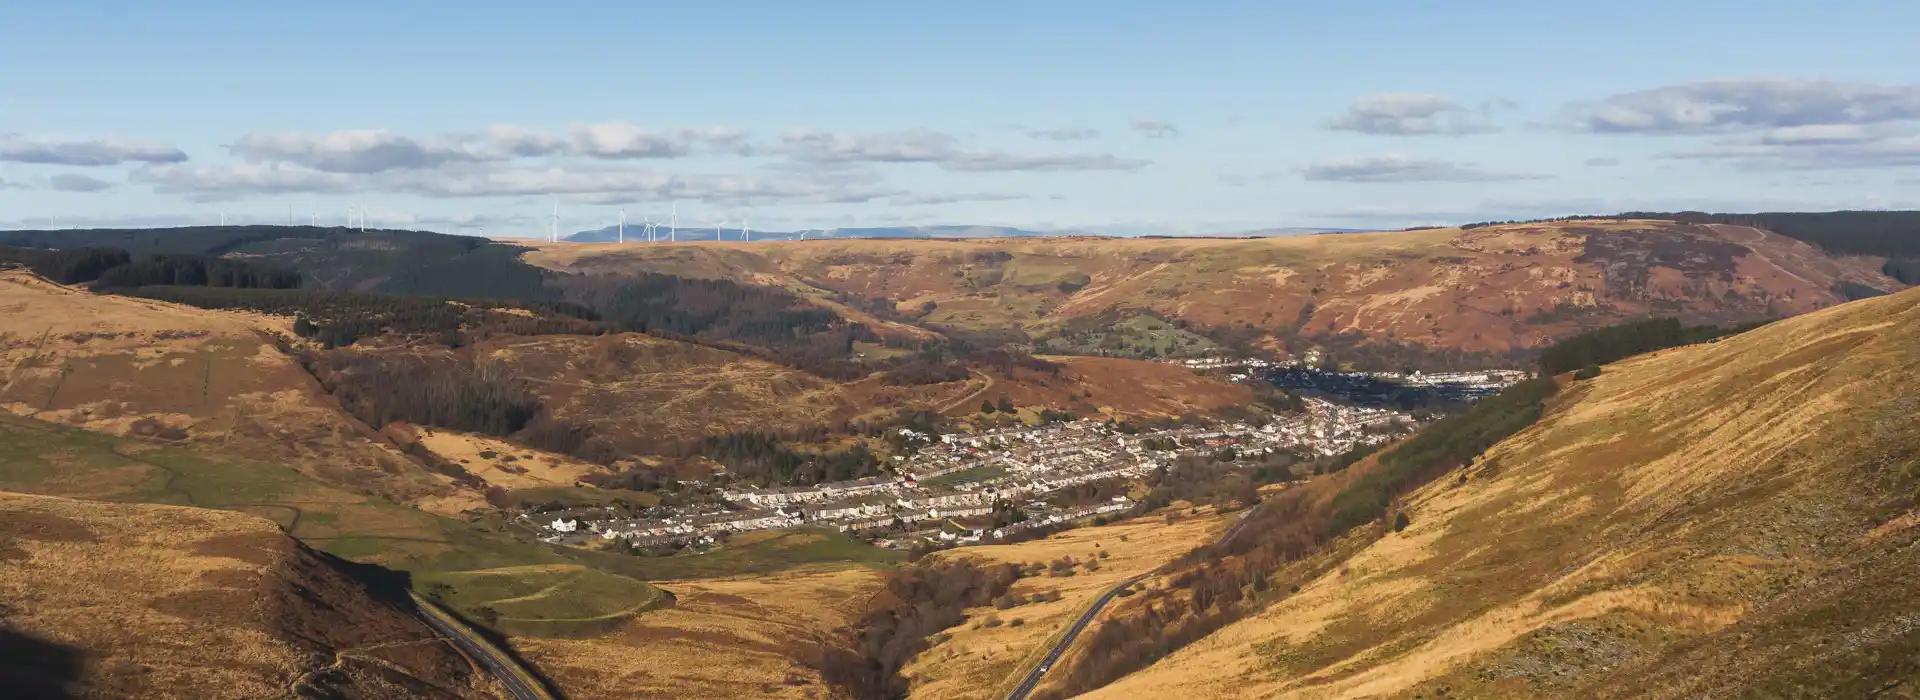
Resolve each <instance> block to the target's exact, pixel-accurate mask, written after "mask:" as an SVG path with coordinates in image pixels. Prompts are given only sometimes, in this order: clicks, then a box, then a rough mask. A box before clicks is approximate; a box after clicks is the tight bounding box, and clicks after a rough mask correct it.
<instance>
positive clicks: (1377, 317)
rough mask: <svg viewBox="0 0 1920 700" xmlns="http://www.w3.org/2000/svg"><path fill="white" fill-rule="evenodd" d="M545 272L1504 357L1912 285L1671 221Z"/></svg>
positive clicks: (822, 253) (989, 315)
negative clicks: (1114, 318) (1636, 329)
mask: <svg viewBox="0 0 1920 700" xmlns="http://www.w3.org/2000/svg"><path fill="white" fill-rule="evenodd" d="M524 259H525V260H527V261H528V262H531V263H533V264H535V265H539V266H542V267H546V268H549V269H552V270H557V271H566V272H578V273H588V274H632V273H637V272H653V273H666V274H673V275H678V276H682V277H691V278H716V279H728V280H733V281H736V282H741V283H747V284H756V285H768V286H776V287H781V288H783V289H786V290H789V291H792V292H795V293H798V294H800V295H802V296H807V297H812V298H816V299H829V300H831V299H846V298H853V299H885V300H887V301H889V302H892V303H893V304H894V305H895V307H896V309H897V311H898V312H899V313H900V314H904V315H905V316H906V317H908V318H910V319H911V320H912V321H914V322H915V323H918V324H921V325H925V326H927V327H929V328H935V329H941V328H944V329H950V330H956V329H957V330H958V331H971V332H982V333H1002V332H1005V331H1007V330H1008V329H1018V330H1020V331H1023V332H1024V333H1026V334H1027V335H1029V336H1032V337H1036V338H1039V337H1047V336H1051V335H1056V334H1059V333H1061V332H1063V331H1071V330H1073V328H1074V322H1075V320H1077V319H1088V318H1094V317H1098V316H1099V315H1100V314H1102V313H1104V312H1109V311H1113V310H1118V311H1122V312H1137V311H1147V312H1152V313H1154V314H1157V315H1160V316H1163V317H1166V318H1168V319H1173V320H1182V321H1186V322H1188V323H1191V324H1195V325H1197V326H1199V327H1210V328H1232V329H1241V330H1242V331H1250V332H1245V333H1243V335H1245V336H1251V337H1253V338H1254V339H1256V340H1259V341H1261V342H1267V343H1278V342H1282V341H1283V340H1284V339H1286V338H1290V337H1304V338H1313V337H1315V336H1333V335H1338V334H1354V333H1357V334H1360V335H1361V336H1362V337H1364V338H1365V339H1367V340H1370V341H1374V342H1380V341H1399V342H1412V343H1420V344H1423V345H1427V346H1430V347H1437V348H1450V349H1457V350H1469V351H1488V352H1496V353H1503V352H1506V351H1509V350H1513V349H1516V348H1536V347H1540V346H1542V345H1544V344H1546V343H1548V342H1550V341H1551V340H1553V339H1555V338H1558V337H1563V336H1565V335H1569V334H1571V333H1572V332H1574V331H1576V330H1578V329H1580V328H1590V327H1595V326H1601V325H1608V324H1610V323H1613V322H1616V321H1618V320H1620V319H1625V318H1633V317H1640V316H1645V315H1647V314H1650V313H1657V314H1673V315H1679V316H1682V317H1686V318H1688V319H1689V320H1692V321H1696V322H1709V321H1711V322H1722V323H1724V322H1733V321H1751V320H1757V319H1761V318H1770V317H1777V316H1784V315H1792V314H1798V313H1804V312H1807V311H1812V310H1815V309H1820V308H1825V307H1828V306H1832V305H1834V304H1838V303H1841V302H1843V301H1846V299H1847V295H1846V293H1845V292H1844V290H1843V283H1854V284H1859V285H1863V286H1866V287H1871V288H1874V289H1879V290H1890V289H1899V288H1903V287H1904V285H1902V284H1901V283H1899V282H1898V281H1896V280H1893V279H1891V278H1889V277H1887V276H1886V275H1884V274H1883V273H1882V272H1881V269H1880V263H1879V262H1878V261H1875V260H1869V259H1848V258H1836V257H1833V256H1830V255H1828V254H1826V253H1824V252H1822V251H1820V250H1819V249H1817V248H1815V247H1813V246H1812V245H1809V244H1807V243H1804V242H1801V241H1798V240H1795V239H1791V238H1787V237H1784V236H1780V235H1778V234H1774V233H1771V232H1767V231H1763V230H1760V229H1755V228H1749V227H1743V226H1728V225H1711V226H1710V225H1696V224H1681V223H1675V222H1672V221H1654V220H1591V221H1577V222H1546V223H1530V224H1508V225H1498V226H1485V227H1477V228H1472V229H1458V228H1441V229H1429V230H1415V231H1400V232H1385V233H1367V234H1338V235H1316V236H1296V237H1285V238H1265V239H1111V238H1046V239H992V240H824V241H804V242H800V241H793V242H780V243H756V244H741V243H711V242H709V243H701V244H697V245H695V244H683V245H640V244H627V245H619V244H570V243H562V244H541V245H536V246H535V247H534V249H533V250H532V251H530V252H528V253H526V254H525V255H524Z"/></svg>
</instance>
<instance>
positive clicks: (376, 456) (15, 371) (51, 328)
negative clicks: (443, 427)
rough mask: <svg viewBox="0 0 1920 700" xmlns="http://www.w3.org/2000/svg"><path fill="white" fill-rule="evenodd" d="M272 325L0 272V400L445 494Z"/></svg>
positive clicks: (442, 483) (104, 428)
mask: <svg viewBox="0 0 1920 700" xmlns="http://www.w3.org/2000/svg"><path fill="white" fill-rule="evenodd" d="M283 325H284V319H274V318H272V317H267V316H263V315H260V314H246V313H235V312H226V311H208V310H203V309H196V308H192V307H188V306H182V305H178V304H171V303H166V302H159V301H152V300H147V299H137V298H132V297H121V296H113V295H102V294H92V293H88V292H84V291H80V290H76V289H71V288H67V287H62V286H60V285H56V284H52V283H49V282H47V281H45V280H43V279H40V278H38V277H35V276H33V275H31V274H28V273H25V272H23V271H17V270H16V271H8V272H4V273H0V372H4V375H0V409H4V410H6V411H8V412H10V413H13V414H15V415H22V416H31V417H34V418H38V419H42V420H47V421H52V422H58V423H63V424H67V425H73V426H77V427H82V428H85V429H88V430H93V431H98V432H104V433H108V434H113V435H130V434H131V435H139V436H142V437H159V438H163V439H168V440H170V441H173V442H178V443H181V444H186V445H191V446H197V447H204V448H208V449H215V450H219V451H221V452H224V453H228V454H238V455H245V456H248V457H254V458H258V459H263V460H269V461H274V462H278V463H281V464H285V465H287V466H290V467H293V468H295V469H298V470H300V471H301V472H303V473H306V474H308V475H310V476H313V477H314V478H317V479H320V480H322V481H325V482H328V483H332V484H339V485H349V486H353V487H355V488H364V489H369V490H373V491H376V492H378V493H381V494H382V495H385V496H387V497H389V498H392V499H394V500H399V501H414V500H417V499H422V498H428V497H432V496H446V495H449V494H451V493H453V492H454V490H455V489H454V488H453V486H452V485H451V484H450V480H449V479H447V478H446V477H444V476H441V475H438V474H434V473H431V472H428V471H427V470H425V469H422V468H421V467H420V466H419V465H417V464H415V463H414V462H413V461H412V460H409V459H407V458H406V457H405V456H404V455H402V454H400V453H399V451H397V450H396V449H394V448H393V447H392V446H391V445H389V444H387V443H386V442H385V441H384V440H382V439H380V437H379V436H378V435H377V434H375V433H373V432H372V431H371V430H370V429H368V428H367V427H366V426H364V425H362V424H360V423H358V422H357V421H354V420H353V419H351V418H350V417H348V416H346V415H345V414H343V413H341V412H340V411H339V410H338V408H337V407H336V406H335V405H334V404H333V403H332V401H331V399H330V398H329V397H327V396H325V394H324V393H323V392H322V391H321V390H320V389H319V387H318V385H317V384H316V383H315V382H314V381H313V379H312V377H311V376H309V375H308V374H307V373H306V372H305V371H304V370H302V369H301V368H300V367H299V366H298V365H297V364H296V363H295V362H294V361H293V359H292V358H290V357H288V356H286V355H285V354H283V353H281V352H279V351H278V350H277V349H276V348H275V347H274V345H273V343H272V342H271V341H270V338H269V336H268V335H266V334H267V333H270V332H276V331H280V330H282V329H281V326H283Z"/></svg>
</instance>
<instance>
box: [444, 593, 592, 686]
mask: <svg viewBox="0 0 1920 700" xmlns="http://www.w3.org/2000/svg"><path fill="white" fill-rule="evenodd" d="M407 595H410V596H413V603H414V605H415V606H416V607H418V608H419V611H420V619H421V620H424V621H426V623H427V626H428V627H432V628H433V631H435V632H439V633H440V636H443V637H446V638H447V641H450V642H453V645H454V646H456V647H459V649H460V652H461V653H463V654H466V655H467V658H470V659H473V660H475V661H478V662H480V665H482V666H485V667H486V669H487V673H489V674H491V675H492V676H493V678H494V680H497V681H500V684H501V685H503V686H506V688H507V692H509V693H512V694H513V697H514V700H557V698H555V697H554V695H553V694H552V693H549V692H547V689H546V688H545V687H543V686H542V685H541V684H540V681H538V680H535V679H534V678H533V676H532V674H529V673H527V671H526V669H524V668H521V667H520V664H519V663H517V662H515V661H514V660H513V659H512V658H509V657H508V656H507V655H506V654H504V653H502V652H501V651H500V650H499V649H496V648H494V646H493V644H492V643H489V642H488V641H487V640H485V639H482V638H480V636H479V635H476V634H474V632H473V630H470V629H467V626H466V625H464V624H461V623H460V622H459V621H458V620H455V619H453V617H452V616H449V615H447V614H446V613H445V612H443V611H441V610H440V608H438V607H436V606H434V604H432V603H429V602H427V601H425V600H422V599H421V598H420V596H418V595H413V593H411V592H409V593H408V594H407Z"/></svg>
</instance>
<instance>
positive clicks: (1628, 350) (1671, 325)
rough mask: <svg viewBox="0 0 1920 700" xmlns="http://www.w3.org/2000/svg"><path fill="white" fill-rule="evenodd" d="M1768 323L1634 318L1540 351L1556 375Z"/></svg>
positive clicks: (1545, 368)
mask: <svg viewBox="0 0 1920 700" xmlns="http://www.w3.org/2000/svg"><path fill="white" fill-rule="evenodd" d="M1763 325H1766V322H1760V323H1749V324H1745V325H1741V326H1733V327H1726V326H1689V325H1686V324H1683V323H1681V322H1680V320H1679V319H1675V318H1652V319H1647V320H1644V321H1631V322H1628V323H1622V324H1618V325H1613V326H1607V327H1606V328H1601V329H1597V330H1591V331H1587V332H1585V333H1581V334H1579V335H1576V336H1573V337H1570V338H1567V339H1565V340H1561V341H1560V342H1557V343H1554V344H1553V345H1552V346H1550V347H1548V348H1547V349H1546V350H1543V351H1541V353H1540V372H1541V373H1542V374H1545V375H1548V376H1552V375H1555V374H1561V373H1564V372H1572V371H1574V370H1577V369H1580V368H1582V367H1587V366H1590V365H1604V364H1607V363H1609V362H1618V361H1620V360H1624V359H1626V358H1629V357H1633V356H1634V355H1640V354H1644V353H1649V352H1653V351H1655V350H1663V349H1666V348H1675V347H1680V346H1682V345H1692V344H1694V343H1704V342H1707V341H1709V340H1713V339H1715V338H1720V337H1724V336H1728V335H1733V334H1735V333H1743V332H1746V331H1749V330H1752V329H1754V328H1758V327H1760V326H1763Z"/></svg>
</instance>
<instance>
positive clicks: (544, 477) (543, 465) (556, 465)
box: [407, 427, 607, 490]
mask: <svg viewBox="0 0 1920 700" xmlns="http://www.w3.org/2000/svg"><path fill="white" fill-rule="evenodd" d="M407 432H408V433H409V434H410V436H411V437H412V438H413V440H415V441H416V442H417V443H418V444H419V445H420V446H422V447H424V448H426V449H427V450H428V451H430V452H432V453H433V454H435V455H438V456H439V457H440V458H442V459H445V460H448V461H451V462H453V463H455V464H458V465H460V466H461V467H462V468H465V469H466V470H467V472H468V473H471V474H473V475H474V476H478V477H480V478H481V479H484V480H486V482H487V484H488V485H490V486H499V487H501V488H505V489H510V490H511V489H534V488H543V487H550V486H572V485H574V484H575V483H576V482H578V481H579V480H580V478H581V477H583V476H586V475H588V474H600V473H605V472H606V471H607V468H606V467H603V466H601V465H598V464H594V463H592V462H586V461H582V460H578V459H574V458H572V457H569V456H567V455H561V454H554V453H551V452H543V451H539V450H530V449H527V448H525V447H521V446H519V445H515V444H513V443H510V442H507V441H506V440H502V439H500V438H496V437H492V436H489V435H478V434H474V433H462V432H458V431H453V430H446V429H443V428H430V427H413V428H410V429H409V430H408V431H407ZM508 457H512V458H513V459H512V460H511V461H509V460H508V459H507V458H508Z"/></svg>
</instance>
